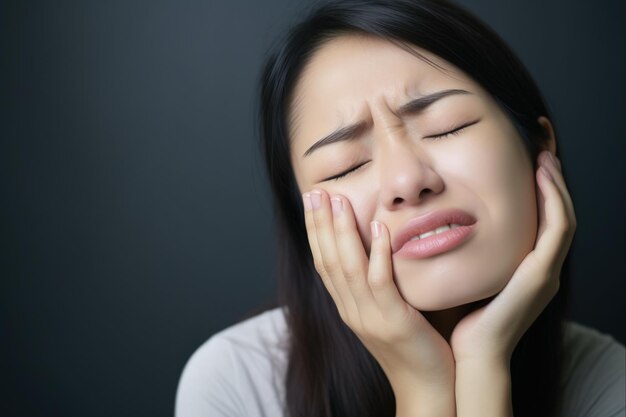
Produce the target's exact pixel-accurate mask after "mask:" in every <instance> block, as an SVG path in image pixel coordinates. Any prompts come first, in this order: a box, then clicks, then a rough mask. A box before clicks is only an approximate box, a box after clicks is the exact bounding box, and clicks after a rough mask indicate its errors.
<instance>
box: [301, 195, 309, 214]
mask: <svg viewBox="0 0 626 417" xmlns="http://www.w3.org/2000/svg"><path fill="white" fill-rule="evenodd" d="M302 203H303V204H304V210H305V211H309V210H311V194H309V193H304V194H302Z"/></svg>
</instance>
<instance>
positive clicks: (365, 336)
mask: <svg viewBox="0 0 626 417" xmlns="http://www.w3.org/2000/svg"><path fill="white" fill-rule="evenodd" d="M303 199H304V207H305V223H306V229H307V235H308V239H309V245H310V247H311V252H312V255H313V260H314V264H315V268H316V270H317V272H318V273H319V275H320V277H321V279H322V281H323V283H324V286H325V287H326V289H327V290H328V292H329V294H330V296H331V297H332V299H333V301H334V302H335V305H336V306H337V310H338V312H339V315H340V317H341V319H342V320H343V321H344V322H345V323H346V324H347V325H348V326H349V327H350V328H351V329H352V331H353V332H354V333H355V334H356V335H357V336H358V337H359V339H360V340H361V341H362V342H363V344H364V345H365V347H366V348H367V349H368V350H369V351H370V352H371V353H372V355H373V356H374V357H375V358H376V360H377V361H378V362H379V364H380V365H381V367H382V368H383V370H384V371H385V373H386V375H387V377H388V378H389V380H390V382H391V384H392V387H394V386H395V387H401V386H404V385H406V384H408V383H411V384H412V385H424V386H429V384H431V385H430V386H438V385H439V384H433V382H441V386H442V387H446V389H448V388H449V387H450V379H451V378H452V379H453V373H454V362H453V359H452V353H451V351H450V347H449V345H448V344H447V342H446V341H445V340H444V339H443V338H442V337H441V336H440V335H439V333H438V332H437V331H436V330H435V329H434V328H433V327H432V326H431V325H430V324H429V323H428V321H427V320H426V319H425V318H424V317H423V315H422V314H421V313H420V312H419V311H417V310H415V309H414V308H413V307H411V306H410V305H408V304H407V303H406V302H405V301H404V299H403V298H402V297H401V296H400V293H399V292H398V289H397V287H396V285H395V282H394V280H393V271H392V262H391V244H390V237H389V231H388V230H387V228H386V227H385V225H384V224H382V223H380V222H372V224H371V236H372V238H371V239H372V240H371V251H370V256H369V259H368V256H367V254H366V251H365V248H364V247H363V243H362V240H361V237H360V235H359V232H358V229H357V225H356V219H355V215H354V211H353V210H352V206H351V204H350V202H349V201H348V200H347V199H346V198H345V197H343V196H339V195H336V196H332V197H331V196H330V195H328V193H326V192H325V191H323V190H313V191H311V192H309V193H305V194H304V195H303ZM394 392H395V389H394ZM396 394H398V393H396Z"/></svg>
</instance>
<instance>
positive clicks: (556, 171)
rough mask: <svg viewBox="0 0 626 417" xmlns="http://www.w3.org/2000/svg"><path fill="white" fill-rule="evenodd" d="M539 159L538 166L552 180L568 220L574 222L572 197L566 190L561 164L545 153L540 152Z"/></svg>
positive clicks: (553, 156)
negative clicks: (545, 171) (545, 170)
mask: <svg viewBox="0 0 626 417" xmlns="http://www.w3.org/2000/svg"><path fill="white" fill-rule="evenodd" d="M539 159H540V165H541V166H543V167H544V168H546V169H547V170H548V172H549V173H550V176H551V177H552V178H553V179H554V183H555V184H556V185H557V187H558V190H559V192H560V193H561V197H562V198H563V201H564V203H565V207H566V209H567V214H568V218H569V219H570V220H571V221H572V222H575V220H576V215H575V213H574V204H573V202H572V197H571V195H570V193H569V191H568V189H567V184H566V183H565V178H564V177H563V172H562V170H561V163H560V162H559V160H558V158H557V157H556V156H555V155H553V154H552V153H550V152H547V151H544V152H542V154H541V155H540V157H539Z"/></svg>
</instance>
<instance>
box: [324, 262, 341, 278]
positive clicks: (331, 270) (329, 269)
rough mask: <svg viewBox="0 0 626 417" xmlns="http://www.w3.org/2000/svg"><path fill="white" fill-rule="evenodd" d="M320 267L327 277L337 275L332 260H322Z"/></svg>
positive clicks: (334, 263) (335, 265)
mask: <svg viewBox="0 0 626 417" xmlns="http://www.w3.org/2000/svg"><path fill="white" fill-rule="evenodd" d="M322 267H323V268H324V270H325V271H326V273H327V274H329V275H333V276H334V275H335V274H336V273H337V270H338V268H337V262H336V261H335V260H334V259H326V258H324V259H323V260H322Z"/></svg>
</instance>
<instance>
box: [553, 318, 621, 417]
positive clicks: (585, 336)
mask: <svg viewBox="0 0 626 417" xmlns="http://www.w3.org/2000/svg"><path fill="white" fill-rule="evenodd" d="M564 330H565V332H564V357H563V374H562V380H561V384H562V387H563V397H562V407H561V410H562V412H561V415H562V416H593V417H604V416H607V417H608V416H626V411H625V410H626V408H625V404H624V403H625V390H626V386H625V374H626V350H625V349H624V346H623V345H622V344H621V343H619V342H617V341H616V340H615V339H613V337H611V336H610V335H607V334H603V333H600V332H599V331H597V330H595V329H592V328H590V327H587V326H584V325H581V324H578V323H574V322H567V323H566V325H565V329H564Z"/></svg>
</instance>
